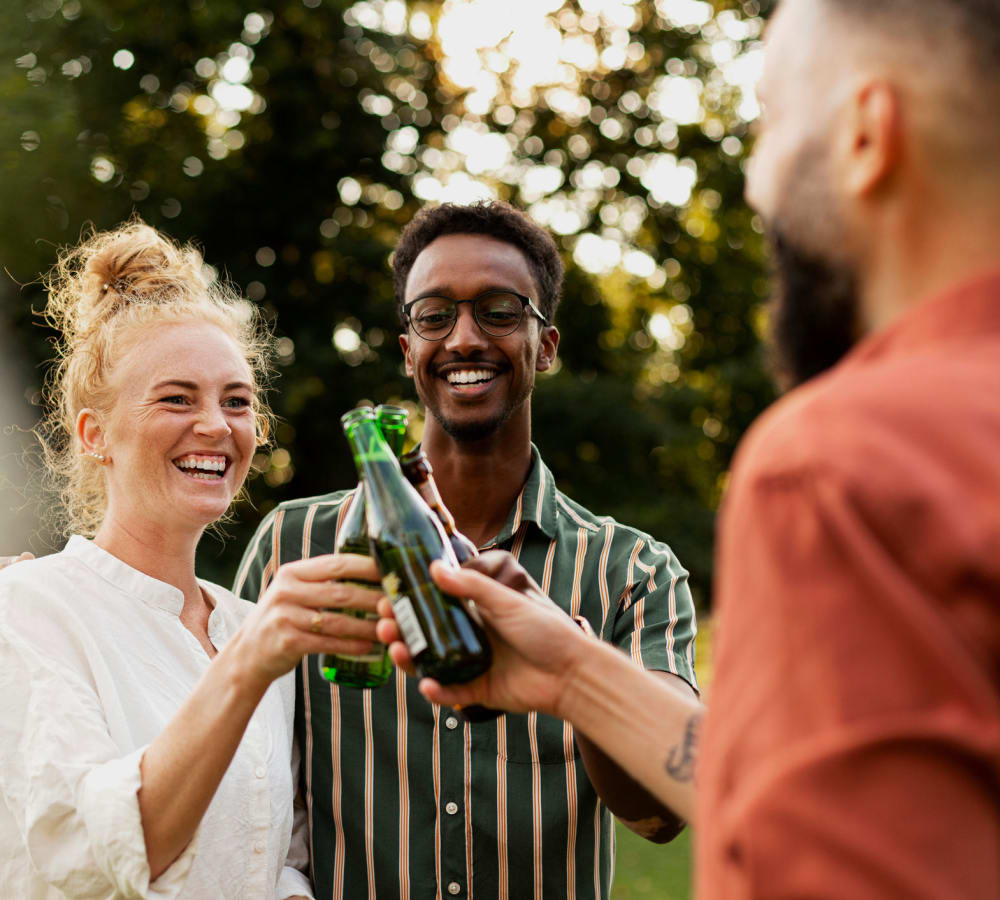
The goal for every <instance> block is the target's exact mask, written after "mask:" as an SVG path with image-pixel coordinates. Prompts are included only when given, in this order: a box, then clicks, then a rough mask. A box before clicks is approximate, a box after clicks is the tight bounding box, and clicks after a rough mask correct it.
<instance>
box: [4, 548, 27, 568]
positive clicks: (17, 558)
mask: <svg viewBox="0 0 1000 900" xmlns="http://www.w3.org/2000/svg"><path fill="white" fill-rule="evenodd" d="M34 558H35V554H34V553H30V552H29V551H27V550H25V551H24V552H23V553H21V554H19V555H17V556H0V569H6V568H7V566H9V565H11V564H13V563H16V562H25V561H27V560H29V559H34Z"/></svg>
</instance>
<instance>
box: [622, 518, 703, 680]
mask: <svg viewBox="0 0 1000 900" xmlns="http://www.w3.org/2000/svg"><path fill="white" fill-rule="evenodd" d="M623 532H624V533H623V534H621V535H616V536H615V539H614V545H613V548H614V549H613V551H612V554H613V555H614V556H615V558H616V563H615V564H614V566H613V569H612V566H610V565H609V571H612V570H613V571H614V572H615V574H616V576H617V578H616V579H611V578H609V579H608V581H609V584H610V585H611V586H612V588H613V594H612V595H611V598H610V599H611V601H612V602H617V604H618V606H617V610H616V612H615V615H614V617H613V620H612V628H611V633H610V634H605V635H603V637H604V638H605V639H607V640H610V642H611V643H612V644H614V645H615V646H616V647H618V648H619V649H621V650H623V651H625V652H626V653H627V654H628V655H629V656H630V657H631V658H632V660H633V662H635V663H636V665H639V666H642V667H643V668H644V669H651V670H653V671H660V672H670V673H671V674H673V675H677V676H678V677H680V678H683V679H684V680H685V681H686V682H688V684H690V685H691V686H692V687H693V688H695V690H697V687H698V684H697V680H696V678H695V673H694V636H695V631H696V625H695V612H694V601H693V600H692V599H691V590H690V588H689V586H688V573H687V570H686V569H685V568H684V567H683V566H682V565H681V564H680V561H679V560H678V559H677V557H676V556H674V554H673V551H671V549H670V548H669V547H668V546H667V545H666V544H664V543H662V542H660V541H655V540H653V539H652V538H650V537H649V536H648V535H641V534H639V533H637V532H633V531H631V530H624V529H623ZM606 630H607V629H606Z"/></svg>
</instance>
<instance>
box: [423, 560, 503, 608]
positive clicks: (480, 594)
mask: <svg viewBox="0 0 1000 900" xmlns="http://www.w3.org/2000/svg"><path fill="white" fill-rule="evenodd" d="M431 577H432V578H433V579H434V581H435V583H436V584H437V585H438V587H440V588H441V589H442V590H444V591H447V592H448V593H449V594H453V595H455V596H457V597H466V598H468V599H469V600H473V601H475V604H476V609H478V610H479V611H480V612H481V613H483V614H484V617H485V618H487V619H493V618H495V617H496V616H502V615H503V614H504V613H505V612H508V611H509V610H511V609H512V608H514V607H515V605H516V604H517V602H518V600H519V599H520V596H519V595H518V594H517V593H516V592H515V591H512V590H510V588H506V587H504V586H503V585H502V584H500V583H499V582H497V581H494V580H493V579H492V578H490V577H489V576H487V575H483V574H482V573H480V572H476V571H474V570H473V569H452V568H450V567H448V566H445V565H443V564H442V563H440V562H437V561H435V562H433V563H431Z"/></svg>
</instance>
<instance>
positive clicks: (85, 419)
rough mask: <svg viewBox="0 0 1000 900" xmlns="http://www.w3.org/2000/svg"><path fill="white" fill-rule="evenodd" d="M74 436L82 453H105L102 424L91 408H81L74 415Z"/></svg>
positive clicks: (105, 442) (105, 441)
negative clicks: (75, 415) (77, 439)
mask: <svg viewBox="0 0 1000 900" xmlns="http://www.w3.org/2000/svg"><path fill="white" fill-rule="evenodd" d="M76 436H77V437H78V438H79V440H80V447H81V448H82V450H83V452H84V453H100V454H106V453H107V449H108V448H107V440H106V437H105V434H104V426H103V425H102V424H101V419H100V416H98V414H97V413H96V412H95V411H94V410H92V409H89V408H88V409H81V410H80V412H79V413H78V414H77V417H76Z"/></svg>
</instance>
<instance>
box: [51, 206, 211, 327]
mask: <svg viewBox="0 0 1000 900" xmlns="http://www.w3.org/2000/svg"><path fill="white" fill-rule="evenodd" d="M201 269H202V258H201V255H200V254H199V253H198V252H197V251H196V250H193V249H191V248H189V247H188V248H182V247H180V246H178V245H177V244H175V243H173V242H172V241H171V240H170V239H168V238H166V237H164V236H163V235H161V234H160V233H159V232H157V231H156V230H155V229H153V228H150V227H149V226H148V225H146V224H144V223H143V222H141V221H139V220H137V219H136V220H133V221H131V222H129V223H128V224H127V225H124V226H122V227H121V228H118V229H116V230H115V231H112V232H105V233H100V234H91V235H89V236H88V237H85V239H84V240H83V241H82V242H81V243H80V244H79V245H77V246H76V247H74V248H72V249H71V250H69V251H66V252H65V253H64V254H63V255H62V256H61V257H60V259H59V261H58V263H57V264H56V266H55V268H54V269H53V270H52V272H51V273H50V274H49V277H48V281H47V285H46V286H47V287H48V289H49V302H48V304H47V307H46V317H47V318H48V319H49V322H50V324H51V325H53V326H54V327H55V328H57V329H58V330H59V331H61V332H62V334H63V338H64V340H65V341H66V342H67V343H68V344H70V345H72V344H75V343H76V342H77V341H80V340H85V339H86V338H87V336H88V335H90V334H92V333H93V332H94V330H95V329H97V328H100V327H101V325H102V324H104V323H105V322H107V321H109V320H110V319H111V318H113V317H114V316H115V315H116V314H117V313H118V312H119V311H120V310H121V309H123V308H124V307H125V306H128V305H129V304H143V305H145V304H150V303H152V304H156V303H163V302H165V301H166V302H168V301H170V300H177V299H182V298H188V297H191V296H192V295H193V294H194V293H196V292H202V291H204V290H205V289H206V287H207V284H206V281H205V278H204V276H203V275H202V271H201Z"/></svg>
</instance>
